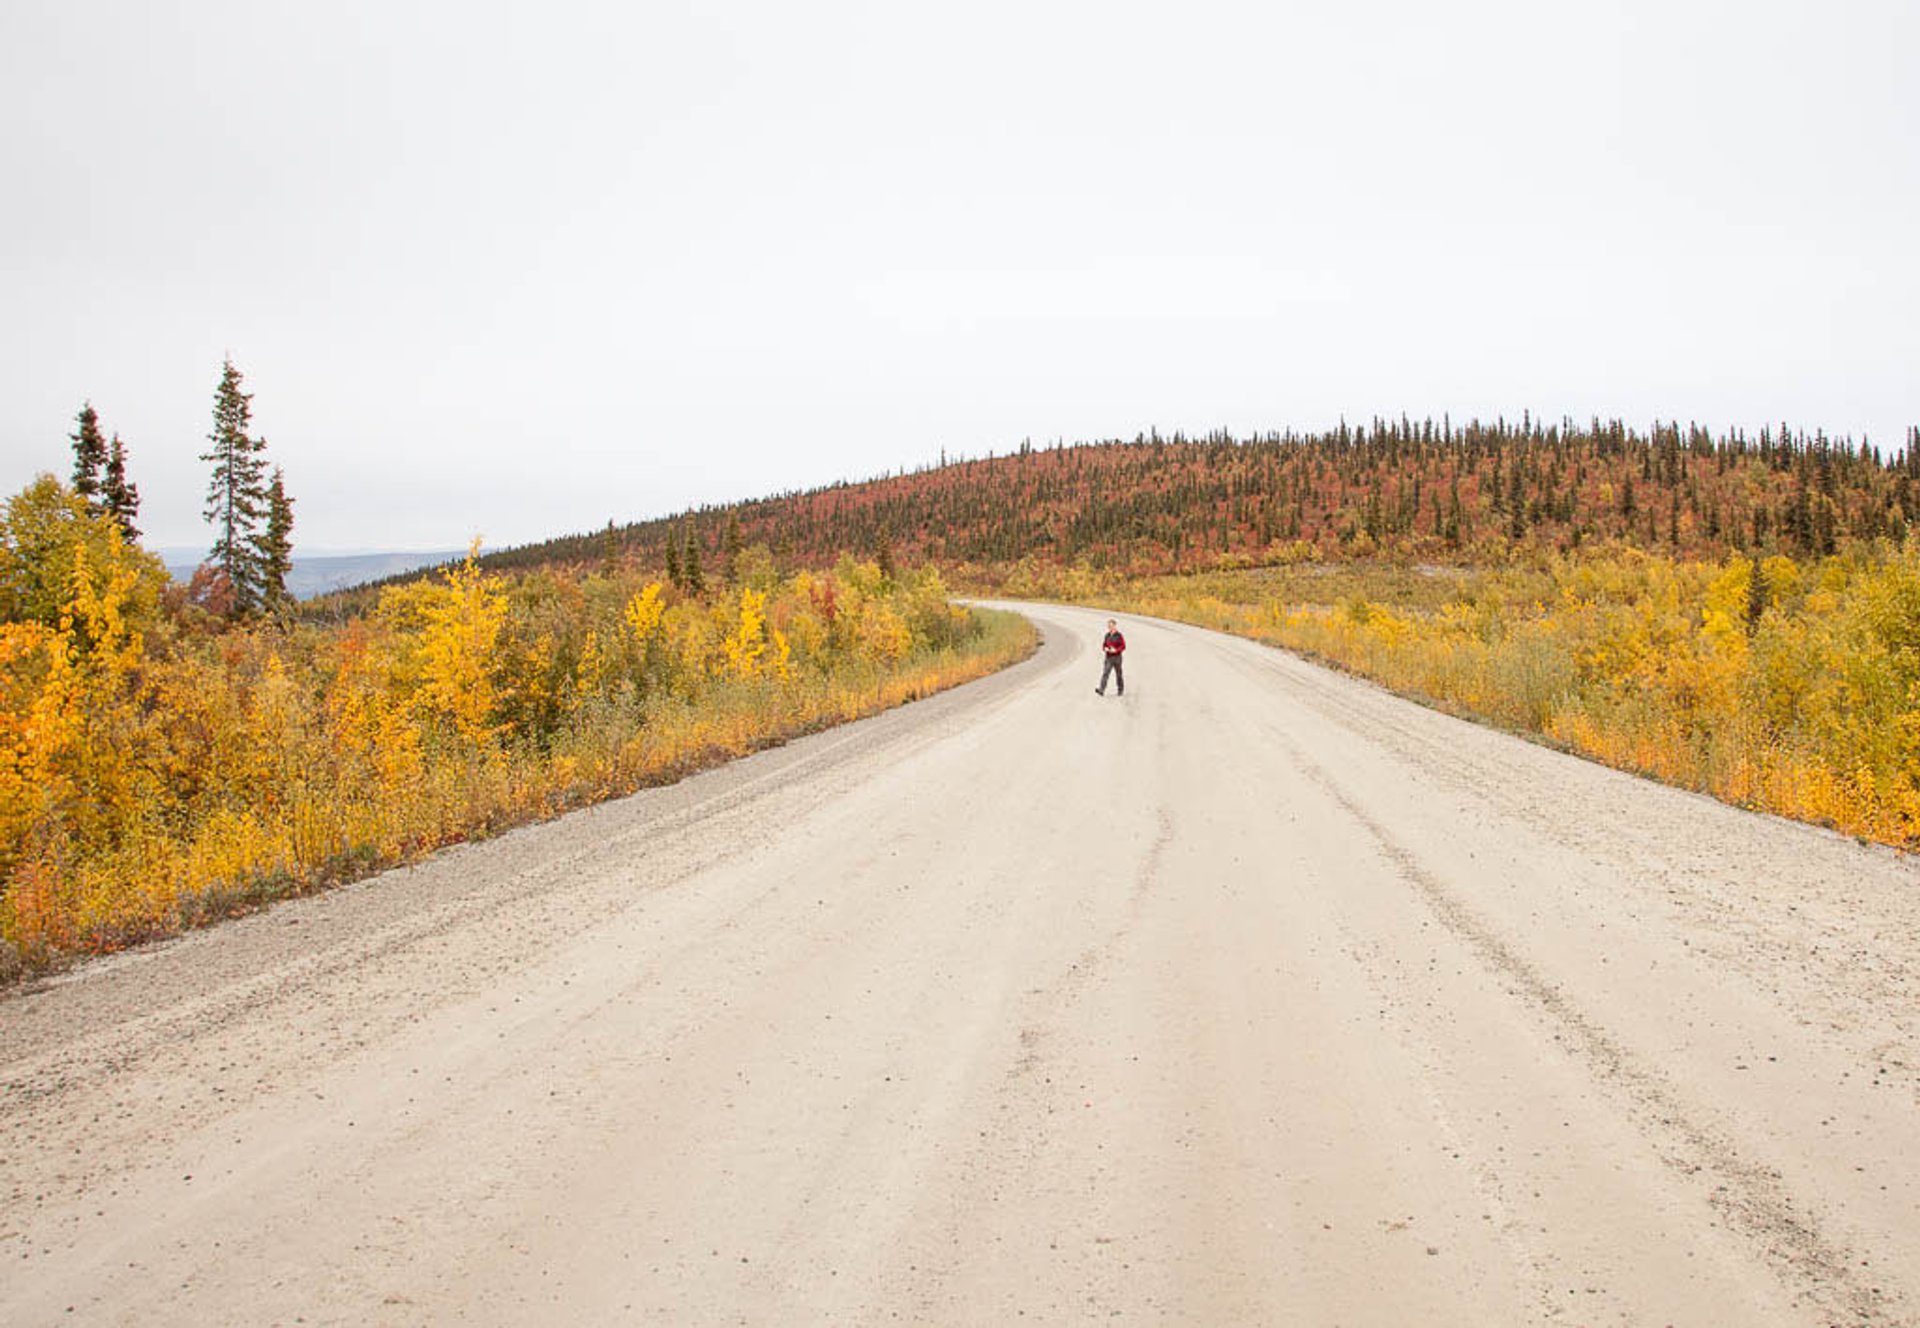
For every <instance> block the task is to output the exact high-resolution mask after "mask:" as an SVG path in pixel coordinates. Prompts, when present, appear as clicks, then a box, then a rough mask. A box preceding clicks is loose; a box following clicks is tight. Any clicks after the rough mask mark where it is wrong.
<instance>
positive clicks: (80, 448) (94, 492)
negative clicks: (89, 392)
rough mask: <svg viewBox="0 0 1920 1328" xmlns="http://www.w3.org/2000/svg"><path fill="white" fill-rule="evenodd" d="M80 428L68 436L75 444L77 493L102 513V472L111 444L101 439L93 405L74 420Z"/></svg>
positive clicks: (74, 481) (98, 418)
mask: <svg viewBox="0 0 1920 1328" xmlns="http://www.w3.org/2000/svg"><path fill="white" fill-rule="evenodd" d="M74 420H75V422H76V423H77V424H78V425H79V426H80V427H79V428H78V429H77V430H76V431H75V432H73V433H70V434H68V435H67V437H68V438H70V439H72V440H73V491H74V492H75V493H77V494H79V495H80V497H81V499H82V500H83V501H84V502H85V503H86V505H87V510H88V511H90V512H96V513H97V512H99V511H100V494H101V485H102V480H101V472H102V470H104V469H105V467H106V464H107V440H106V439H105V438H102V437H101V436H100V417H99V416H98V415H97V414H95V413H94V409H93V403H92V402H91V401H89V402H86V403H85V404H84V405H82V406H81V407H80V413H79V414H78V415H76V416H75V417H74Z"/></svg>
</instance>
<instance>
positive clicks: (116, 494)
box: [100, 434, 140, 544]
mask: <svg viewBox="0 0 1920 1328" xmlns="http://www.w3.org/2000/svg"><path fill="white" fill-rule="evenodd" d="M100 497H101V505H102V506H103V507H105V509H106V513H107V515H108V516H110V517H112V518H113V519H114V520H115V521H118V522H119V523H120V532H121V534H123V535H125V536H126V537H127V543H129V544H131V543H133V542H134V541H136V540H138V539H139V538H140V527H138V526H136V525H134V524H133V519H134V518H135V517H136V516H139V515H140V486H139V485H137V484H135V483H134V482H133V481H132V480H130V479H128V478H127V449H126V446H125V445H124V444H123V443H121V441H120V435H119V434H115V435H114V436H113V444H112V446H110V447H109V448H108V449H107V472H106V478H105V479H104V480H103V481H102V483H101V486H100Z"/></svg>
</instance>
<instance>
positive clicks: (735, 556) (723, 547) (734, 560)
mask: <svg viewBox="0 0 1920 1328" xmlns="http://www.w3.org/2000/svg"><path fill="white" fill-rule="evenodd" d="M744 547H746V541H745V540H743V539H742V538H741V537H740V514H739V513H738V512H734V511H729V512H728V513H727V528H726V533H725V534H724V535H723V536H722V537H721V539H720V552H721V558H722V562H721V565H720V569H721V573H722V575H723V576H724V577H725V578H726V583H727V584H728V585H733V584H735V583H736V582H738V581H739V579H740V550H741V549H743V548H744Z"/></svg>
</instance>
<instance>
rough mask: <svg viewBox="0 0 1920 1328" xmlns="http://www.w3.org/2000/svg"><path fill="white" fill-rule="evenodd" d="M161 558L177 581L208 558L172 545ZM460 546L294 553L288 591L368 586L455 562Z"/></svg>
mask: <svg viewBox="0 0 1920 1328" xmlns="http://www.w3.org/2000/svg"><path fill="white" fill-rule="evenodd" d="M159 552H160V557H161V559H162V560H163V561H164V562H165V563H166V565H167V571H168V572H170V573H171V574H172V575H173V579H174V580H176V581H187V580H191V579H192V577H193V569H194V568H196V567H198V566H199V565H200V564H201V563H202V562H204V561H205V560H206V556H207V555H206V553H205V552H204V551H203V550H199V549H183V548H171V549H161V550H160V551H159ZM462 556H463V555H462V551H461V550H459V549H448V550H439V551H433V552H420V551H417V550H416V551H412V552H406V551H393V552H385V553H339V554H316V555H314V556H312V557H304V558H303V557H301V556H300V555H299V554H295V555H294V559H293V568H292V570H291V571H289V572H288V573H287V590H288V591H289V592H291V593H292V595H293V597H294V598H295V599H312V598H313V597H314V596H316V595H324V594H327V593H329V592H330V591H335V590H346V589H348V588H349V587H352V586H359V585H365V584H366V583H367V582H369V581H380V580H383V579H385V578H387V577H390V576H401V575H403V574H405V573H407V572H412V571H417V570H419V569H420V568H422V567H436V566H438V565H439V564H441V563H445V562H454V561H457V560H458V559H459V558H460V557H462Z"/></svg>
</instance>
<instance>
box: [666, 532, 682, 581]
mask: <svg viewBox="0 0 1920 1328" xmlns="http://www.w3.org/2000/svg"><path fill="white" fill-rule="evenodd" d="M667 584H668V585H670V586H672V587H673V588H674V589H675V590H678V589H680V529H679V527H678V526H675V527H673V528H671V529H669V530H668V531H667Z"/></svg>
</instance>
